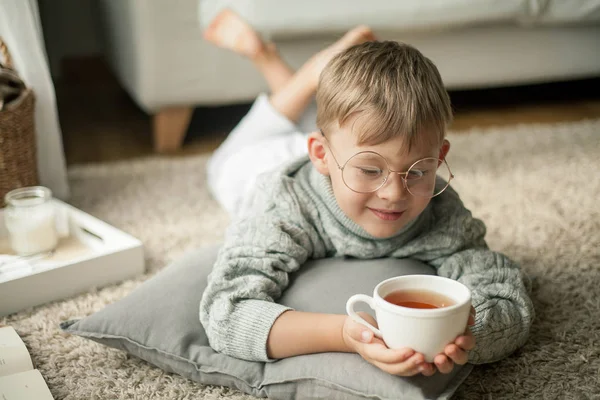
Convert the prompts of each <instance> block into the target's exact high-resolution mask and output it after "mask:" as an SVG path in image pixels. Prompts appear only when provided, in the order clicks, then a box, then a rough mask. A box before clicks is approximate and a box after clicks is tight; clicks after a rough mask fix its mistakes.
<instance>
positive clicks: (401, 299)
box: [384, 289, 455, 309]
mask: <svg viewBox="0 0 600 400" xmlns="http://www.w3.org/2000/svg"><path fill="white" fill-rule="evenodd" d="M384 300H385V301H387V302H388V303H392V304H394V305H397V306H401V307H408V308H424V309H428V308H442V307H448V306H451V305H454V304H455V302H454V300H452V299H451V298H449V297H447V296H444V295H443V294H439V293H436V292H432V291H429V290H414V289H413V290H396V291H393V292H391V293H390V294H388V295H387V296H385V297H384Z"/></svg>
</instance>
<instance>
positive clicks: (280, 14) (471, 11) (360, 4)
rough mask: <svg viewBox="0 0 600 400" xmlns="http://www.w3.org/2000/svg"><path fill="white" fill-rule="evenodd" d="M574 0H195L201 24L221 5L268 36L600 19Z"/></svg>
mask: <svg viewBox="0 0 600 400" xmlns="http://www.w3.org/2000/svg"><path fill="white" fill-rule="evenodd" d="M563 3H564V4H563ZM576 3H577V4H573V2H558V1H554V2H548V1H546V0H506V1H497V0H447V1H421V0H403V1H390V0H370V1H363V0H329V1H322V0H304V1H290V0H280V1H272V0H246V1H237V0H199V8H198V10H199V16H200V21H201V23H202V25H203V26H204V27H206V26H208V23H210V21H211V20H212V19H213V18H214V16H215V15H216V14H217V13H218V12H219V11H220V10H222V9H224V8H231V9H233V10H235V11H236V12H237V13H238V14H240V15H241V16H243V17H244V19H246V20H247V21H248V22H249V23H250V24H251V25H252V26H254V27H255V28H256V29H257V30H258V31H260V32H261V33H262V34H263V35H266V36H270V37H286V36H290V37H291V36H294V37H297V36H300V35H315V34H324V33H339V32H345V31H347V30H349V29H351V28H353V27H355V26H356V25H360V24H367V25H369V26H370V27H371V28H373V29H374V30H375V31H378V30H382V31H392V32H408V31H418V30H440V29H445V28H452V27H464V26H465V25H475V24H479V25H481V24H490V23H509V24H514V23H515V22H516V23H521V24H525V25H543V24H559V23H572V22H577V21H588V22H589V21H599V20H600V0H587V1H583V2H576Z"/></svg>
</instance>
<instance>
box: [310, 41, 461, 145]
mask: <svg viewBox="0 0 600 400" xmlns="http://www.w3.org/2000/svg"><path fill="white" fill-rule="evenodd" d="M317 107H318V111H317V126H318V127H319V128H321V130H322V131H323V132H327V131H329V130H330V129H331V128H332V126H335V125H334V124H336V123H337V124H338V125H339V126H340V127H341V126H343V125H344V123H345V122H347V121H348V119H349V118H350V117H353V116H356V117H357V118H356V119H355V123H354V124H353V125H356V123H357V122H359V121H360V126H359V127H356V126H353V127H352V129H353V130H354V129H355V128H358V129H357V133H358V144H359V145H363V144H367V145H373V144H379V143H383V142H385V141H387V140H390V139H392V138H395V137H397V136H399V135H402V136H404V137H405V139H406V143H407V144H408V147H409V149H410V147H412V146H414V145H421V144H424V143H428V144H432V143H436V142H437V143H439V144H441V143H442V141H443V139H444V137H445V134H446V128H447V127H448V125H449V124H450V122H451V121H452V109H451V106H450V98H449V96H448V93H447V92H446V90H445V89H444V85H443V83H442V78H441V76H440V73H439V71H438V70H437V68H436V66H435V65H434V64H433V62H431V60H429V59H428V58H427V57H425V56H424V55H423V54H421V52H420V51H418V50H417V49H415V48H414V47H412V46H410V45H407V44H404V43H398V42H392V41H383V42H367V43H363V44H359V45H356V46H353V47H350V48H349V49H347V50H346V51H344V52H342V53H340V54H338V55H336V56H335V57H334V58H333V59H332V60H331V61H330V62H329V63H328V64H327V66H326V67H325V69H324V70H323V72H322V73H321V76H320V78H319V86H318V89H317ZM426 133H427V134H426Z"/></svg>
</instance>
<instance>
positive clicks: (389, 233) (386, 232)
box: [362, 224, 406, 239]
mask: <svg viewBox="0 0 600 400" xmlns="http://www.w3.org/2000/svg"><path fill="white" fill-rule="evenodd" d="M405 225H406V224H403V225H402V226H389V225H387V226H386V225H384V226H381V225H369V226H363V227H362V228H363V229H364V230H365V231H367V233H368V234H369V235H371V236H373V237H374V238H377V239H388V238H391V237H393V236H396V235H397V234H398V233H399V232H400V231H401V230H402V228H404V226H405Z"/></svg>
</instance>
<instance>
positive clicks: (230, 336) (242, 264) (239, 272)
mask: <svg viewBox="0 0 600 400" xmlns="http://www.w3.org/2000/svg"><path fill="white" fill-rule="evenodd" d="M266 197H270V198H271V200H268V201H267V203H266V204H265V205H266V207H263V211H261V212H257V213H255V214H252V215H250V216H248V217H246V218H244V219H242V220H239V221H237V222H235V223H233V224H232V225H231V226H230V228H229V230H228V232H227V234H226V238H225V242H224V245H223V247H222V248H221V250H220V252H219V255H218V257H217V261H216V263H215V265H214V267H213V271H212V273H211V274H210V276H209V278H208V286H207V288H206V290H205V292H204V293H203V296H202V300H201V303H200V321H201V323H202V325H203V326H204V329H205V331H206V334H207V336H208V340H209V343H210V345H211V347H212V348H213V349H215V350H216V351H218V352H221V353H224V354H227V355H230V356H233V357H236V358H241V359H245V360H250V361H272V360H270V359H269V357H268V356H267V339H268V337H269V332H270V330H271V327H272V326H273V324H274V322H275V320H276V319H277V318H278V317H279V316H280V315H281V314H282V313H283V312H285V311H286V310H289V308H288V307H285V306H283V305H280V304H277V303H275V300H277V299H278V298H279V297H280V296H281V294H282V292H283V290H284V289H285V288H286V287H287V286H288V283H289V274H290V273H292V272H294V271H296V270H297V269H298V268H300V266H301V265H302V264H303V263H304V262H305V261H306V260H307V259H308V258H309V257H311V255H312V254H313V251H314V249H315V245H316V244H317V243H318V241H319V236H318V235H317V234H316V231H315V230H314V229H313V228H311V226H310V224H308V222H306V219H305V218H304V216H303V211H302V207H301V206H300V204H299V202H297V201H294V200H293V199H292V201H290V199H291V197H290V196H289V195H288V194H286V195H284V196H281V195H273V193H270V194H269V195H268V196H264V197H263V199H265V198H266ZM275 201H277V207H274V206H273V204H272V202H275ZM317 247H318V246H317Z"/></svg>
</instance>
